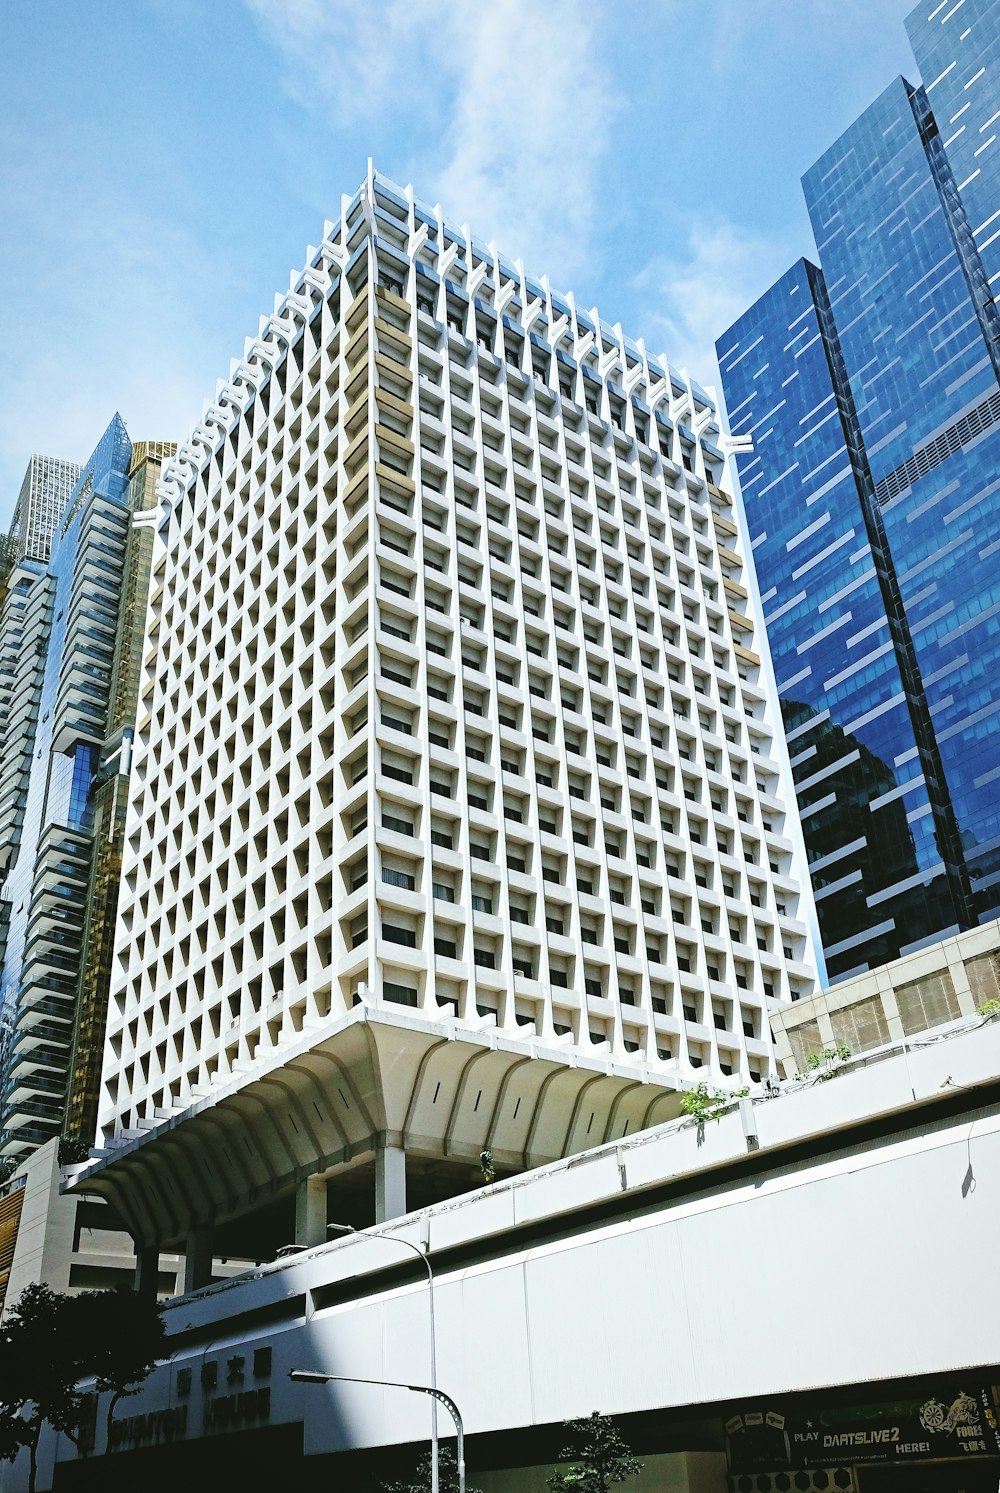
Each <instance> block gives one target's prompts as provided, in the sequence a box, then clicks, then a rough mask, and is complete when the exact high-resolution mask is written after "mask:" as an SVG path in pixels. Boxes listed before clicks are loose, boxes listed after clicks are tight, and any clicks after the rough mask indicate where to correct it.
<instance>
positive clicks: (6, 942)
mask: <svg viewBox="0 0 1000 1493" xmlns="http://www.w3.org/2000/svg"><path fill="white" fill-rule="evenodd" d="M131 451H132V447H131V443H130V441H129V439H128V436H127V435H126V433H125V427H124V425H123V424H122V421H121V419H120V417H119V416H117V415H116V416H115V418H114V419H113V420H112V422H111V424H110V425H109V426H108V429H107V430H106V431H105V433H104V435H103V436H102V438H101V440H100V442H99V443H98V445H97V448H96V450H95V451H94V454H93V455H92V457H91V458H90V460H89V461H88V463H87V464H86V466H85V467H84V469H83V472H82V474H81V476H80V477H79V480H78V481H77V483H76V485H75V487H74V488H73V490H72V495H71V497H70V499H69V504H68V507H67V508H66V511H65V515H64V517H63V519H62V521H61V523H60V525H59V527H58V528H57V530H56V532H55V534H54V535H53V536H52V547H51V556H50V558H49V562H48V565H47V566H45V565H43V564H42V563H41V562H40V561H38V560H31V559H28V558H27V557H26V558H25V560H24V561H23V562H22V564H21V566H20V567H19V568H18V569H16V570H15V571H14V572H13V573H12V577H11V579H12V581H13V582H14V584H13V585H12V586H11V588H10V592H9V595H8V597H7V602H6V604H5V607H4V611H3V614H2V617H0V657H2V656H4V655H7V656H9V657H10V658H11V660H12V664H13V667H14V670H15V676H14V678H13V682H12V688H11V704H10V711H9V717H10V718H9V720H8V724H7V729H6V730H5V733H4V736H3V738H2V740H0V787H2V790H3V791H0V810H2V814H0V875H2V876H3V882H2V886H0V912H2V918H0V923H2V928H3V941H2V945H0V961H2V962H0V1126H2V1135H0V1150H2V1152H3V1153H4V1154H6V1155H14V1156H16V1155H20V1154H22V1153H24V1152H26V1151H28V1150H30V1149H32V1148H33V1147H34V1146H35V1145H39V1144H41V1143H43V1142H44V1141H46V1140H48V1139H49V1138H50V1137H51V1136H53V1135H58V1134H59V1133H60V1131H61V1128H62V1124H63V1117H64V1106H65V1094H66V1082H67V1074H68V1070H69V1064H70V1055H71V1050H72V1044H73V1034H74V1022H75V1017H76V1009H77V994H78V983H79V968H80V958H81V953H82V948H83V939H84V918H85V913H86V907H87V895H88V886H89V879H90V872H91V860H92V851H93V803H92V799H91V788H92V785H93V780H94V775H95V771H96V769H97V765H98V757H99V751H100V747H101V745H102V743H103V741H104V735H105V729H106V721H107V713H108V696H109V686H110V682H111V666H112V661H113V657H114V651H115V643H116V637H117V627H118V607H119V596H120V586H121V576H122V564H123V558H124V552H125V541H126V536H127V533H128V525H129V512H128V507H127V503H126V497H125V494H126V474H127V472H128V468H129V460H130V456H131ZM8 790H9V791H8Z"/></svg>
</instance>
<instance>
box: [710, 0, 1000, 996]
mask: <svg viewBox="0 0 1000 1493" xmlns="http://www.w3.org/2000/svg"><path fill="white" fill-rule="evenodd" d="M964 3H965V4H966V5H967V6H968V9H969V18H968V20H967V22H966V24H969V22H970V21H972V20H976V24H977V25H980V34H981V35H982V36H983V37H984V38H985V39H986V40H987V41H990V38H991V37H992V38H994V39H995V35H996V23H995V19H994V18H993V17H991V16H990V15H989V14H988V12H989V10H990V9H991V7H989V6H987V5H985V4H980V3H978V0H964ZM931 9H932V7H931V6H930V5H928V6H927V12H928V14H929V13H930V11H931ZM945 9H947V7H945ZM973 11H976V12H978V16H977V17H974V16H973V15H972V12H973ZM918 22H919V24H918ZM910 24H911V34H913V35H919V36H920V37H921V38H922V37H923V35H924V32H925V30H926V27H927V26H928V25H933V24H935V22H934V21H928V19H927V16H926V15H923V14H922V12H921V15H920V16H917V15H916V13H915V16H914V17H911V20H910ZM973 29H975V28H973ZM935 39H936V38H935ZM990 45H991V46H992V42H990ZM929 55H930V51H929V44H928V56H929ZM963 66H964V68H965V74H964V76H971V75H972V74H974V73H975V72H976V69H975V68H971V72H970V67H971V58H968V59H966V62H965V63H964V64H963ZM952 71H956V69H952ZM949 76H950V74H949ZM998 83H1000V70H998V68H997V66H996V65H995V64H994V66H993V67H992V69H990V68H986V70H985V71H984V72H982V73H981V74H980V75H979V77H978V79H977V81H976V87H978V88H979V92H978V93H977V94H976V98H977V108H978V111H979V114H978V115H977V118H978V117H979V115H982V116H983V120H986V119H989V117H990V114H991V113H992V112H993V109H991V108H989V107H988V98H987V91H988V90H989V91H990V92H991V94H992V99H993V103H994V106H995V108H996V110H1000V86H998ZM980 85H984V86H982V87H980ZM943 86H944V85H943V84H939V88H943ZM941 96H942V97H944V96H945V95H944V94H943V93H942V95H941ZM950 106H951V105H950V103H949V107H950ZM960 107H961V106H960V105H956V108H960ZM953 112H954V111H953ZM968 112H970V113H971V109H970V110H969V111H968ZM998 117H1000V116H998ZM949 123H950V121H949ZM987 133H988V132H987ZM942 136H943V124H942V122H941V121H940V120H939V119H938V118H937V117H936V115H935V112H934V109H933V108H932V106H931V102H930V96H929V93H928V92H927V91H925V90H924V89H923V88H915V87H913V86H912V85H910V84H909V83H907V82H906V81H905V80H903V79H902V78H900V79H897V80H896V81H895V82H894V83H892V84H891V85H890V86H889V87H888V88H887V89H886V90H885V92H884V93H883V94H882V95H881V96H880V97H879V98H878V99H877V100H876V101H875V103H873V104H872V106H871V107H870V108H869V109H868V110H866V111H865V113H864V114H863V115H862V116H861V118H860V119H858V120H857V121H855V123H854V124H853V125H852V126H851V127H850V128H849V129H848V130H847V131H846V132H845V133H844V135H842V136H841V138H840V139H839V140H838V141H837V142H836V143H835V144H834V145H833V146H832V147H831V148H830V150H828V151H827V152H826V153H825V154H824V155H823V156H822V157H821V158H820V160H819V161H817V163H816V164H815V166H813V167H812V169H811V170H810V171H809V172H807V173H806V176H805V178H804V182H803V186H804V190H805V196H806V202H807V206H808V209H809V213H810V218H811V221H812V225H813V231H814V234H815V237H816V241H817V246H818V248H819V256H820V260H821V262H822V265H823V269H822V271H820V270H819V269H818V268H817V267H816V266H814V265H812V264H810V263H808V262H807V261H805V260H803V261H800V263H799V264H798V265H796V266H794V267H793V269H792V270H790V271H789V272H788V274H787V275H785V276H784V277H782V279H781V280H780V281H779V282H778V283H777V284H776V285H775V286H773V287H772V289H771V290H770V291H768V292H767V294H766V295H765V296H763V297H762V298H761V300H760V301H758V303H757V304H756V305H755V306H754V307H752V308H751V309H750V310H749V311H748V312H747V313H746V314H745V315H744V316H743V317H741V318H740V320H739V322H737V323H736V325H735V326H734V327H733V328H731V329H730V331H729V332H727V333H726V334H725V335H724V336H723V337H722V338H720V340H719V344H718V349H719V359H720V367H721V371H722V379H723V385H724V389H725V395H726V401H727V404H728V407H729V415H730V420H731V423H732V428H733V430H734V432H737V433H740V434H743V433H747V434H750V435H752V437H753V442H754V451H753V454H752V455H749V456H743V457H740V458H739V471H740V478H741V483H742V486H743V491H744V502H745V506H746V512H747V517H748V521H749V526H750V532H751V536H752V539H753V543H754V552H755V558H756V563H757V569H758V575H759V580H760V587H761V592H762V594H763V598H764V603H765V609H766V615H767V619H768V624H769V629H768V630H769V636H770V640H771V648H772V653H773V656H774V661H775V668H776V673H777V679H778V687H779V692H780V694H781V697H782V704H783V712H784V717H785V723H786V730H787V732H788V735H789V739H790V744H791V754H792V761H793V768H794V771H795V775H796V783H797V792H798V797H799V803H800V810H801V813H802V819H803V829H804V832H805V837H806V842H807V847H808V849H809V855H810V864H811V869H812V874H813V877H814V881H815V886H816V893H817V905H818V909H819V916H820V928H821V932H822V936H823V942H824V947H825V951H826V957H827V966H828V970H829V972H830V974H831V976H833V977H834V978H837V977H838V976H843V975H846V974H848V973H850V972H852V971H856V970H859V969H864V968H866V967H871V966H874V965H877V964H880V963H882V962H884V961H885V960H887V959H890V958H893V957H895V956H896V955H898V954H899V953H900V952H902V951H904V950H906V949H908V948H911V947H913V946H915V945H919V944H920V943H922V942H926V941H928V940H930V939H932V938H935V937H939V936H941V935H942V934H944V933H945V932H947V931H948V930H950V929H955V928H961V927H968V926H972V925H973V924H974V923H975V922H976V921H978V920H979V919H981V918H983V917H985V916H988V915H990V914H993V915H995V912H996V909H997V906H998V904H1000V669H998V665H1000V568H998V565H997V558H998V555H1000V497H998V494H1000V318H998V313H997V308H996V305H995V303H994V298H993V288H992V287H991V286H990V284H989V280H990V274H989V273H988V269H989V263H988V262H987V260H985V259H984V257H983V254H982V253H981V252H980V250H979V249H978V248H977V238H976V234H975V233H974V231H973V228H974V226H977V225H978V224H979V223H980V222H981V221H983V219H982V218H981V217H980V216H979V215H980V214H982V213H984V208H985V203H984V202H981V201H980V202H977V203H976V204H975V209H974V212H973V213H972V216H973V217H975V219H976V223H975V225H970V210H971V208H972V204H971V203H968V204H967V203H966V202H965V201H964V200H963V197H962V195H961V191H960V189H959V183H958V182H957V181H956V177H955V171H954V169H953V167H954V164H955V162H953V158H952V156H950V155H949V149H950V148H953V146H952V147H949V146H948V145H946V143H945V140H944V139H943V138H942ZM981 138H985V136H982V137H981ZM953 145H954V142H953ZM984 174H985V173H983V172H980V175H979V176H975V177H974V180H975V181H976V182H978V181H979V180H980V177H981V176H982V175H984ZM967 175H968V173H967ZM994 206H995V207H996V208H997V209H1000V196H997V195H996V193H995V192H994ZM986 216H988V215H986ZM997 222H998V223H1000V218H998V219H997ZM981 237H983V236H982V235H981ZM998 242H1000V241H998Z"/></svg>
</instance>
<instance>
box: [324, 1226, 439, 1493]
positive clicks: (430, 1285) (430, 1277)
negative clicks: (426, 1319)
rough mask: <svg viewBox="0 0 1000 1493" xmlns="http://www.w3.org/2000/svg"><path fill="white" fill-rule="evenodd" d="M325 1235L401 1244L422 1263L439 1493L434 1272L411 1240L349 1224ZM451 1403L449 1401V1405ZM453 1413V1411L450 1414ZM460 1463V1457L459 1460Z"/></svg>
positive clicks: (434, 1491) (435, 1489)
mask: <svg viewBox="0 0 1000 1493" xmlns="http://www.w3.org/2000/svg"><path fill="white" fill-rule="evenodd" d="M326 1228H327V1233H330V1234H360V1235H363V1236H364V1238H366V1239H381V1240H382V1241H383V1242H384V1243H386V1244H402V1245H404V1246H405V1248H407V1249H412V1250H413V1252H414V1254H415V1255H417V1256H418V1257H419V1259H420V1260H421V1261H422V1262H423V1266H424V1269H425V1270H426V1271H427V1306H428V1312H429V1315H430V1329H431V1382H430V1387H429V1389H428V1391H427V1393H428V1394H430V1396H431V1493H440V1481H439V1473H438V1410H437V1407H438V1399H439V1398H440V1396H439V1395H438V1392H437V1338H436V1333H435V1330H434V1271H433V1270H432V1269H431V1262H430V1260H429V1258H428V1256H427V1254H426V1252H425V1251H424V1250H422V1249H421V1248H420V1245H419V1244H414V1242H413V1240H412V1239H400V1238H398V1237H397V1236H396V1235H395V1234H372V1233H369V1231H368V1230H367V1229H356V1228H354V1226H353V1225H352V1224H349V1223H328V1224H327V1226H326ZM450 1404H451V1402H450V1401H449V1405H450ZM452 1413H453V1414H454V1413H455V1412H454V1410H453V1412H452ZM459 1460H460V1461H461V1457H460V1458H459Z"/></svg>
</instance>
